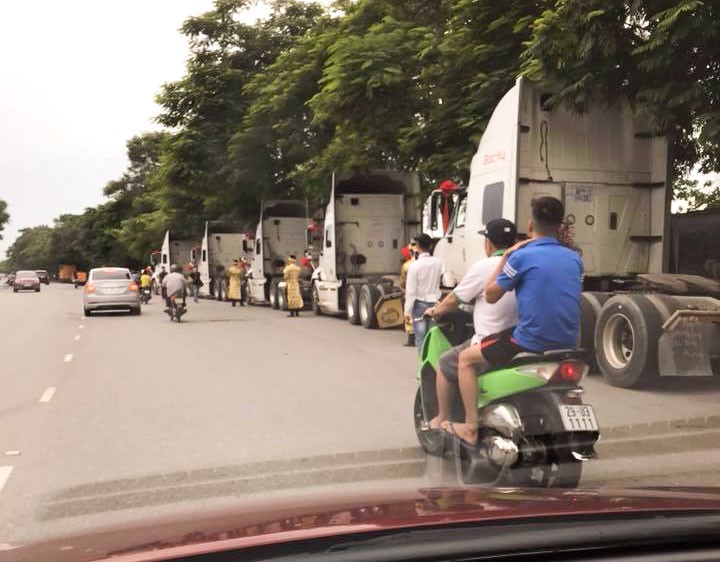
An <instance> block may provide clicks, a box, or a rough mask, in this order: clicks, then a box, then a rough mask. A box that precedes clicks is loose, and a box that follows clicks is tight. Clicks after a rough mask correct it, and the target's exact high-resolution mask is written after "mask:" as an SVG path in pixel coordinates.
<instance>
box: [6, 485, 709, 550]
mask: <svg viewBox="0 0 720 562" xmlns="http://www.w3.org/2000/svg"><path fill="white" fill-rule="evenodd" d="M239 503H240V502H239ZM691 510H702V511H720V488H680V489H678V488H673V489H645V490H599V491H598V490H590V489H588V490H573V491H563V490H535V489H517V488H512V489H511V488H504V489H503V488H500V489H492V488H480V487H478V488H461V487H446V488H402V489H397V490H394V491H392V492H388V491H387V490H383V491H374V492H373V491H363V492H362V493H360V492H353V493H337V494H325V495H322V496H318V495H309V496H307V497H293V498H291V499H290V498H285V499H281V498H274V499H270V500H266V501H257V502H252V503H251V502H247V501H242V503H241V505H239V506H238V507H237V508H234V509H224V510H216V511H212V512H209V513H208V512H206V513H198V512H192V513H189V514H185V515H184V516H178V515H174V516H169V517H163V518H156V519H145V520H142V521H137V522H134V523H132V524H131V525H118V526H116V527H108V528H105V529H102V530H98V531H94V532H89V533H86V534H82V535H78V536H72V537H63V538H61V539H52V540H48V541H45V542H39V543H35V544H28V545H0V559H2V560H9V561H17V562H21V561H28V562H30V561H32V562H42V561H45V560H48V561H53V562H88V561H91V560H109V559H112V560H113V561H114V562H150V561H159V560H168V559H172V558H175V557H179V556H191V555H198V554H207V553H211V552H222V551H227V550H233V549H243V548H248V547H254V546H261V545H272V544H280V543H289V542H293V541H298V540H305V539H313V538H319V537H331V536H340V535H346V534H351V533H364V532H370V531H386V530H392V529H408V528H417V527H423V526H432V525H449V524H454V523H468V522H493V521H500V520H512V519H527V518H533V517H544V518H547V517H552V516H567V515H582V514H598V513H604V514H613V513H618V514H619V513H627V512H643V511H645V512H657V511H663V512H666V513H667V512H669V511H686V512H687V511H691ZM3 550H4V552H3Z"/></svg>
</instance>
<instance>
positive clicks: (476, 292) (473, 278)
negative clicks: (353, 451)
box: [425, 219, 517, 429]
mask: <svg viewBox="0 0 720 562" xmlns="http://www.w3.org/2000/svg"><path fill="white" fill-rule="evenodd" d="M483 234H484V235H485V254H486V255H487V256H488V257H487V258H483V259H481V260H478V261H477V262H475V263H474V264H473V265H472V266H471V267H470V269H468V271H467V273H466V274H465V277H463V278H462V281H460V283H458V285H457V287H455V289H454V290H453V292H452V293H450V294H449V295H448V296H447V297H445V299H443V301H442V302H441V303H440V304H439V305H437V306H435V307H433V308H430V309H428V310H427V311H426V312H425V314H426V315H427V316H430V317H431V318H436V317H438V316H442V315H443V314H447V313H448V312H451V311H453V310H456V309H457V308H458V306H460V305H461V304H469V303H471V302H472V301H473V300H474V301H475V310H474V311H473V326H474V328H475V334H474V335H473V337H472V338H471V339H470V340H468V341H466V342H464V343H462V344H460V345H458V346H455V347H453V348H452V349H451V350H449V351H446V352H445V353H443V354H442V355H441V356H440V361H439V365H438V366H439V369H438V373H437V379H436V387H437V396H438V414H437V416H435V417H434V418H433V419H432V420H430V428H431V429H440V428H441V424H442V423H443V422H445V421H447V419H448V415H449V411H450V397H451V394H450V391H451V386H450V385H451V384H453V385H456V384H457V383H458V370H459V363H460V360H459V358H460V353H461V352H462V351H463V350H465V349H467V348H468V347H470V346H472V345H482V344H481V343H480V342H481V340H482V339H483V338H485V337H486V336H489V335H491V334H497V333H499V332H502V331H503V330H506V329H508V328H510V327H512V326H514V325H515V324H516V323H517V303H516V301H515V293H514V292H512V291H511V292H508V293H505V294H504V295H503V296H502V298H501V299H500V300H499V301H498V302H497V303H495V304H490V303H488V302H487V301H486V300H485V288H486V286H487V281H488V279H489V278H490V277H491V275H493V273H494V272H495V270H496V269H497V266H498V263H499V262H500V260H501V259H502V255H503V252H504V251H505V250H506V249H507V248H509V247H511V246H512V245H513V244H515V238H516V237H517V228H516V227H515V225H514V224H513V223H512V222H511V221H509V220H505V219H495V220H492V221H490V222H489V223H488V224H487V226H486V227H485V230H484V231H483Z"/></svg>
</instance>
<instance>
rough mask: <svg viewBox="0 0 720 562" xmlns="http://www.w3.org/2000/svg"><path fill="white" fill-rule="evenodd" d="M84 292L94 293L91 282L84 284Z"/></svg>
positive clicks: (93, 286)
mask: <svg viewBox="0 0 720 562" xmlns="http://www.w3.org/2000/svg"><path fill="white" fill-rule="evenodd" d="M85 292H86V293H94V292H95V285H93V284H92V283H86V284H85Z"/></svg>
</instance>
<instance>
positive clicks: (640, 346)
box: [595, 294, 661, 388]
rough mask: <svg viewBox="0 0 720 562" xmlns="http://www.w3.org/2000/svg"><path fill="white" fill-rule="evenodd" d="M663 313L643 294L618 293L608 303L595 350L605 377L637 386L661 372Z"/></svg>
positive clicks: (624, 385) (597, 331) (615, 383)
mask: <svg viewBox="0 0 720 562" xmlns="http://www.w3.org/2000/svg"><path fill="white" fill-rule="evenodd" d="M660 326H661V321H660V315H659V314H658V311H657V309H656V308H655V307H654V306H653V305H652V303H651V302H650V301H649V300H648V299H647V298H646V297H644V296H643V295H633V294H628V295H617V296H614V297H612V298H611V299H610V300H608V301H607V302H606V303H605V306H603V308H602V311H601V313H600V317H599V318H598V321H597V326H596V327H595V350H596V357H597V361H598V365H599V366H600V370H601V371H602V374H603V376H604V377H605V380H607V381H608V382H609V383H610V384H611V385H613V386H619V387H621V388H636V387H640V386H643V385H646V384H648V383H649V382H650V381H652V380H653V379H654V378H655V377H657V376H658V339H659V338H660V332H661V328H660Z"/></svg>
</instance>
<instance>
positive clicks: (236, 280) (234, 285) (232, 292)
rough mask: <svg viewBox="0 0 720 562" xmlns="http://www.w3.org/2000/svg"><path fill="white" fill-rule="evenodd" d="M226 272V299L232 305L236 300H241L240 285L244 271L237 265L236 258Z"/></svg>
mask: <svg viewBox="0 0 720 562" xmlns="http://www.w3.org/2000/svg"><path fill="white" fill-rule="evenodd" d="M227 274H228V280H229V283H228V291H227V296H228V300H229V301H230V302H231V303H232V305H233V306H236V305H237V302H238V301H239V300H241V296H242V293H241V289H240V288H241V287H242V282H243V277H244V272H243V270H242V269H240V267H239V265H238V260H233V264H232V265H231V266H230V267H229V268H228V270H227Z"/></svg>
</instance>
